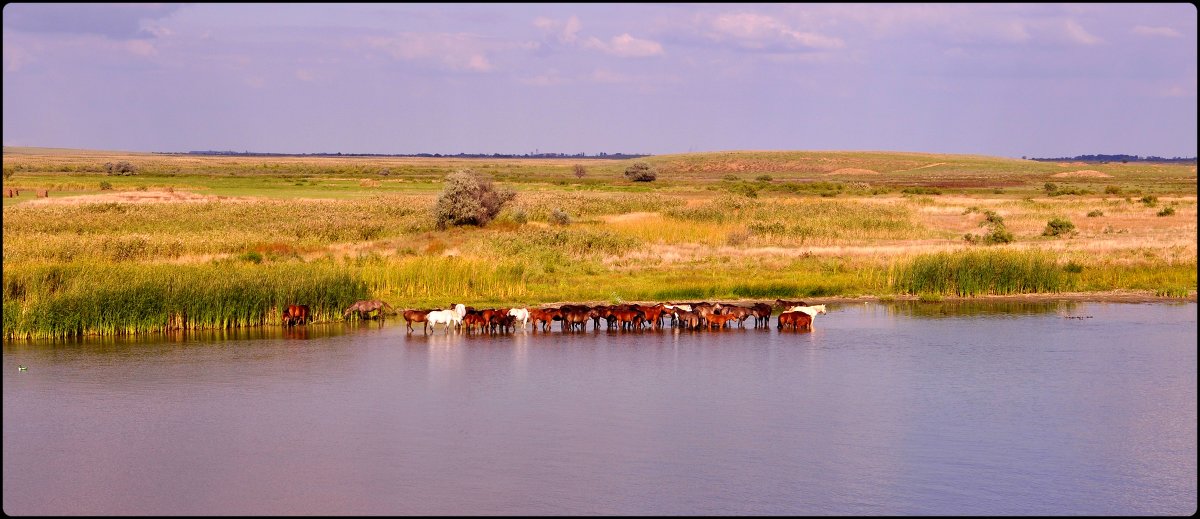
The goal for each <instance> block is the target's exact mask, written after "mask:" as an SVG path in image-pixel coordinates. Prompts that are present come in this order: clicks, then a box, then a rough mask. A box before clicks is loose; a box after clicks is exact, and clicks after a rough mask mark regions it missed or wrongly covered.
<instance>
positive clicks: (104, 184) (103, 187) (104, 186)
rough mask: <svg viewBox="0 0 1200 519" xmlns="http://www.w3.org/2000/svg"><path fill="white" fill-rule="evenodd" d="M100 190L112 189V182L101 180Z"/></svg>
mask: <svg viewBox="0 0 1200 519" xmlns="http://www.w3.org/2000/svg"><path fill="white" fill-rule="evenodd" d="M100 190H101V191H110V190H112V184H109V183H108V182H101V183H100Z"/></svg>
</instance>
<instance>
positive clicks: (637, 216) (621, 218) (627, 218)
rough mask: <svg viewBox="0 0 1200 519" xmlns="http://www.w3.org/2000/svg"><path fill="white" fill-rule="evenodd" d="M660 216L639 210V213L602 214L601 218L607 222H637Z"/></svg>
mask: <svg viewBox="0 0 1200 519" xmlns="http://www.w3.org/2000/svg"><path fill="white" fill-rule="evenodd" d="M658 216H659V214H658V213H648V212H638V213H625V214H610V215H604V216H601V217H600V219H601V220H603V221H604V222H605V223H627V222H636V221H638V220H645V219H647V218H657V217H658Z"/></svg>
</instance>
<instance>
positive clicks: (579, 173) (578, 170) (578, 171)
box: [573, 164, 587, 178]
mask: <svg viewBox="0 0 1200 519" xmlns="http://www.w3.org/2000/svg"><path fill="white" fill-rule="evenodd" d="M573 169H574V170H575V177H576V178H583V177H585V176H587V169H585V168H584V167H583V164H576V165H575V167H574V168H573Z"/></svg>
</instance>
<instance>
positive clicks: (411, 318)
mask: <svg viewBox="0 0 1200 519" xmlns="http://www.w3.org/2000/svg"><path fill="white" fill-rule="evenodd" d="M432 311H433V310H405V311H404V314H403V315H404V325H405V326H406V327H408V333H412V332H413V327H412V323H422V324H423V325H424V327H423V328H422V329H421V331H422V332H426V333H428V332H429V319H428V317H429V312H432Z"/></svg>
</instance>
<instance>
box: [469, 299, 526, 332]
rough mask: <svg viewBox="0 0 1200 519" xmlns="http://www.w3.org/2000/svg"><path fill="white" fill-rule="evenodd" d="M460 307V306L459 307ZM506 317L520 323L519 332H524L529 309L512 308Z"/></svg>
mask: <svg viewBox="0 0 1200 519" xmlns="http://www.w3.org/2000/svg"><path fill="white" fill-rule="evenodd" d="M460 306H461V305H460ZM508 315H511V316H513V317H514V318H516V320H517V321H520V323H521V331H522V332H524V331H525V325H526V324H529V309H528V308H513V309H511V310H509V311H508Z"/></svg>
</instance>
